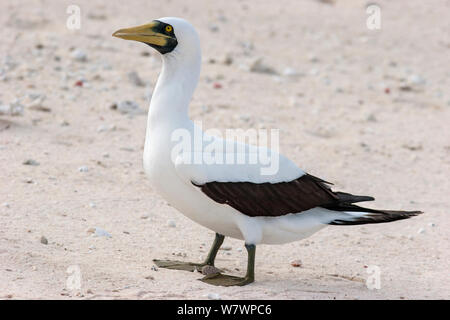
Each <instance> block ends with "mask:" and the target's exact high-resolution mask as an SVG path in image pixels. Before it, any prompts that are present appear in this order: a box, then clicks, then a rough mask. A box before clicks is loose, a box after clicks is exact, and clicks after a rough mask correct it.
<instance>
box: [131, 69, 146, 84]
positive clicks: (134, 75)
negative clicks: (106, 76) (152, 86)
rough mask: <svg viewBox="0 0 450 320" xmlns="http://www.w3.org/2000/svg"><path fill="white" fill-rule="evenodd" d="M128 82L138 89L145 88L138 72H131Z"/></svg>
mask: <svg viewBox="0 0 450 320" xmlns="http://www.w3.org/2000/svg"><path fill="white" fill-rule="evenodd" d="M128 80H130V82H131V83H132V84H133V85H135V86H137V87H145V83H144V81H142V79H141V77H139V74H138V73H137V72H136V71H131V72H129V73H128Z"/></svg>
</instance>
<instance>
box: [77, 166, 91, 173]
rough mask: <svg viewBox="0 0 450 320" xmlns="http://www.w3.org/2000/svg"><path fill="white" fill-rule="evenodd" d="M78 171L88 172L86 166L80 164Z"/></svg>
mask: <svg viewBox="0 0 450 320" xmlns="http://www.w3.org/2000/svg"><path fill="white" fill-rule="evenodd" d="M78 171H80V172H88V171H89V168H88V167H87V166H81V167H79V168H78Z"/></svg>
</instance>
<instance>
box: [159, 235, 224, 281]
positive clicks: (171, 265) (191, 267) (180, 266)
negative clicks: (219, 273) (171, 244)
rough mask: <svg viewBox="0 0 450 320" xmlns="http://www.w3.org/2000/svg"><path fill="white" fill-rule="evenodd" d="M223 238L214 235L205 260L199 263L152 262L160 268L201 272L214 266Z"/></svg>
mask: <svg viewBox="0 0 450 320" xmlns="http://www.w3.org/2000/svg"><path fill="white" fill-rule="evenodd" d="M224 239H225V237H224V236H223V235H221V234H218V233H216V237H215V239H214V243H213V245H212V247H211V249H210V250H209V253H208V256H207V257H206V260H205V261H204V262H201V263H194V262H184V261H172V260H153V262H154V263H155V264H156V265H157V266H158V267H160V268H166V269H175V270H185V271H191V272H193V271H196V270H198V271H201V269H202V267H204V266H214V260H215V259H216V255H217V252H218V251H219V248H220V246H221V245H222V243H223V240H224Z"/></svg>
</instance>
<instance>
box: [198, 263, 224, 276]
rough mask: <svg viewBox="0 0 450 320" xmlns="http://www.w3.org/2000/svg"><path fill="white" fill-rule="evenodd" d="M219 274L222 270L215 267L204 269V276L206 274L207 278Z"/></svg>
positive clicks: (207, 266) (205, 267)
mask: <svg viewBox="0 0 450 320" xmlns="http://www.w3.org/2000/svg"><path fill="white" fill-rule="evenodd" d="M219 273H220V270H219V269H217V268H216V267H214V266H209V265H206V266H204V267H203V268H202V274H204V275H205V276H209V275H214V274H219Z"/></svg>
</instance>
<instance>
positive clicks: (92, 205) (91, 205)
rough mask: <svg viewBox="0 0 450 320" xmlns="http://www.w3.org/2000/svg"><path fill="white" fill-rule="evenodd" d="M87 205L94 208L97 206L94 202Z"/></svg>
mask: <svg viewBox="0 0 450 320" xmlns="http://www.w3.org/2000/svg"><path fill="white" fill-rule="evenodd" d="M89 207H91V208H95V207H97V205H96V204H95V203H94V202H89Z"/></svg>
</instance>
